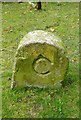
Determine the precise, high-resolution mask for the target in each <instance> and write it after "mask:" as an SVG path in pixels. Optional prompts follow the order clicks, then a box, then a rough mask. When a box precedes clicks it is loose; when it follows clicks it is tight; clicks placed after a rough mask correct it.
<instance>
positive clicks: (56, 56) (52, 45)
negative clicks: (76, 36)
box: [11, 30, 68, 88]
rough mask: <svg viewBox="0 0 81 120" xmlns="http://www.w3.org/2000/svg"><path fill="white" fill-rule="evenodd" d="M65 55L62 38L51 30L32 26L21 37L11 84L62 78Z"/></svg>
mask: <svg viewBox="0 0 81 120" xmlns="http://www.w3.org/2000/svg"><path fill="white" fill-rule="evenodd" d="M67 69H68V58H67V57H66V53H65V50H64V47H63V43H62V41H61V40H60V39H59V38H58V37H56V36H55V35H54V34H53V33H50V32H45V31H42V30H36V31H32V32H29V33H28V34H27V35H25V36H24V38H23V39H22V40H21V42H20V44H19V46H18V49H17V52H16V56H15V63H14V70H13V75H12V85H11V88H14V87H17V86H18V87H26V86H38V87H47V86H48V87H49V86H54V85H56V84H57V83H60V82H61V81H63V80H64V78H65V75H66V72H67Z"/></svg>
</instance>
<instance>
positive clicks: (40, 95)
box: [1, 2, 79, 118]
mask: <svg viewBox="0 0 81 120" xmlns="http://www.w3.org/2000/svg"><path fill="white" fill-rule="evenodd" d="M2 20H3V22H2V38H3V40H2V49H1V52H2V70H1V79H2V117H3V118H78V117H79V77H78V76H79V75H78V67H79V63H78V58H79V47H78V42H79V3H74V2H73V3H71V2H70V3H65V2H63V3H51V2H49V3H48V2H46V3H42V10H40V11H37V10H35V9H33V8H31V7H30V5H29V4H28V3H3V4H2ZM37 29H42V30H45V31H50V32H53V33H55V34H57V35H58V36H59V37H60V38H61V39H62V41H63V43H64V45H65V48H66V51H67V55H68V58H69V71H68V74H67V76H66V78H65V81H64V82H63V86H62V88H60V89H56V90H55V89H53V88H33V87H32V88H27V89H25V88H22V89H15V90H11V89H10V85H11V76H12V71H13V64H14V56H15V52H16V49H17V47H18V44H19V42H20V40H21V39H22V38H23V37H24V35H25V34H27V33H28V32H29V31H32V30H37Z"/></svg>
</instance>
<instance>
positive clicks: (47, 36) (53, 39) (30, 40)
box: [18, 30, 63, 49]
mask: <svg viewBox="0 0 81 120" xmlns="http://www.w3.org/2000/svg"><path fill="white" fill-rule="evenodd" d="M34 43H40V44H44V43H46V44H49V45H53V46H55V47H57V48H59V49H63V45H62V42H61V40H60V39H59V38H58V37H57V36H55V35H54V34H53V33H50V32H46V31H43V30H36V31H32V32H29V33H28V34H26V35H25V36H24V38H23V39H22V40H21V41H20V44H19V46H18V49H19V48H20V47H23V46H26V45H29V44H34Z"/></svg>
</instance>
